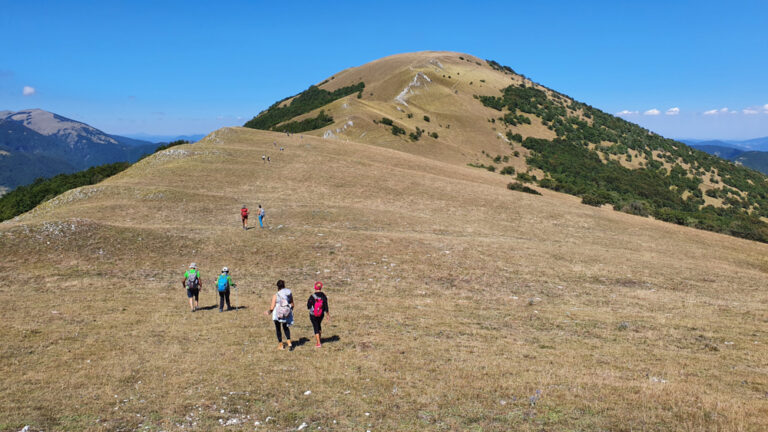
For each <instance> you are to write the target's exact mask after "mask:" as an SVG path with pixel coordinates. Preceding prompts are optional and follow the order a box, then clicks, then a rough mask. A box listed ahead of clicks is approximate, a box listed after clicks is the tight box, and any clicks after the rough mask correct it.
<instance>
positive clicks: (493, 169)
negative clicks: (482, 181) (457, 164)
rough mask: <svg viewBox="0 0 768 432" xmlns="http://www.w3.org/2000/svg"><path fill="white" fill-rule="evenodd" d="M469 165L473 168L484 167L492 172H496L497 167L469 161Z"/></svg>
mask: <svg viewBox="0 0 768 432" xmlns="http://www.w3.org/2000/svg"><path fill="white" fill-rule="evenodd" d="M467 165H468V166H471V167H473V168H483V169H485V170H488V171H490V172H496V167H495V166H493V165H483V164H481V163H468V164H467Z"/></svg>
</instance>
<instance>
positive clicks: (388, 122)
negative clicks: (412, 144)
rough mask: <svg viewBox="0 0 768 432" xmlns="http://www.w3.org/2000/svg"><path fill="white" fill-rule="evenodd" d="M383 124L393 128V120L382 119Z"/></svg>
mask: <svg viewBox="0 0 768 432" xmlns="http://www.w3.org/2000/svg"><path fill="white" fill-rule="evenodd" d="M380 122H381V124H385V125H387V126H392V119H389V118H386V117H382V118H381V120H380Z"/></svg>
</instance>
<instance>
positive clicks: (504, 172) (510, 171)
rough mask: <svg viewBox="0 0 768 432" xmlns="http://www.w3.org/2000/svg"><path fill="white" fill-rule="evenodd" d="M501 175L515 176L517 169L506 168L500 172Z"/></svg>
mask: <svg viewBox="0 0 768 432" xmlns="http://www.w3.org/2000/svg"><path fill="white" fill-rule="evenodd" d="M499 173H500V174H504V175H514V174H515V168H514V167H511V166H505V167H504V168H502V169H501V171H499Z"/></svg>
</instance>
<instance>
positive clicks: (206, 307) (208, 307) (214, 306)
mask: <svg viewBox="0 0 768 432" xmlns="http://www.w3.org/2000/svg"><path fill="white" fill-rule="evenodd" d="M218 307H219V305H217V304H215V305H213V306H199V307H198V308H197V310H199V311H201V310H211V309H217V308H218Z"/></svg>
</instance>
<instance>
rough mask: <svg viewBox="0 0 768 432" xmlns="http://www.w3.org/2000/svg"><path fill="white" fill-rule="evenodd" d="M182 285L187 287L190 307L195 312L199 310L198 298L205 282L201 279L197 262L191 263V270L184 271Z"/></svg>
mask: <svg viewBox="0 0 768 432" xmlns="http://www.w3.org/2000/svg"><path fill="white" fill-rule="evenodd" d="M181 285H182V286H184V287H185V288H186V289H187V298H188V299H189V309H190V310H191V311H192V312H194V311H196V310H197V307H198V305H197V300H198V298H199V297H200V288H202V287H203V282H202V281H201V280H200V272H199V271H198V270H197V264H195V263H192V264H190V265H189V270H187V271H186V272H184V280H183V281H181Z"/></svg>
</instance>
